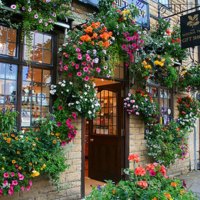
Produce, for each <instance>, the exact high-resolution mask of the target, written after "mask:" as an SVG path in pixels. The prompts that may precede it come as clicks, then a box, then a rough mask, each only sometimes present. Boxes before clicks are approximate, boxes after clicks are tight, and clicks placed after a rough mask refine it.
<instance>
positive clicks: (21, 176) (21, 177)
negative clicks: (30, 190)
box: [18, 173, 24, 181]
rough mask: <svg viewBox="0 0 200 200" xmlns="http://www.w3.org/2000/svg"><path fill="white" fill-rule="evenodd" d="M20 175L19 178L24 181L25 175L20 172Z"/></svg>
mask: <svg viewBox="0 0 200 200" xmlns="http://www.w3.org/2000/svg"><path fill="white" fill-rule="evenodd" d="M18 177H19V180H20V181H23V180H24V175H23V174H20V173H18Z"/></svg>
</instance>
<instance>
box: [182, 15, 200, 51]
mask: <svg viewBox="0 0 200 200" xmlns="http://www.w3.org/2000/svg"><path fill="white" fill-rule="evenodd" d="M180 22H181V47H182V48H188V47H195V46H199V45H200V11H196V12H193V13H190V14H187V15H183V16H181V18H180Z"/></svg>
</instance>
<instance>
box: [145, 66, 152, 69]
mask: <svg viewBox="0 0 200 200" xmlns="http://www.w3.org/2000/svg"><path fill="white" fill-rule="evenodd" d="M144 68H145V69H151V68H152V67H151V65H144Z"/></svg>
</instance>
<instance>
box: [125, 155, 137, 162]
mask: <svg viewBox="0 0 200 200" xmlns="http://www.w3.org/2000/svg"><path fill="white" fill-rule="evenodd" d="M128 160H130V161H135V162H139V161H140V158H139V155H137V154H130V155H129V156H128Z"/></svg>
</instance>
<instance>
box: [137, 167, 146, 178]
mask: <svg viewBox="0 0 200 200" xmlns="http://www.w3.org/2000/svg"><path fill="white" fill-rule="evenodd" d="M145 174H146V171H145V169H144V168H143V167H137V168H136V169H135V175H136V176H144V175H145Z"/></svg>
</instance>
